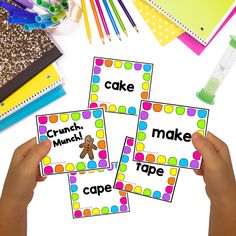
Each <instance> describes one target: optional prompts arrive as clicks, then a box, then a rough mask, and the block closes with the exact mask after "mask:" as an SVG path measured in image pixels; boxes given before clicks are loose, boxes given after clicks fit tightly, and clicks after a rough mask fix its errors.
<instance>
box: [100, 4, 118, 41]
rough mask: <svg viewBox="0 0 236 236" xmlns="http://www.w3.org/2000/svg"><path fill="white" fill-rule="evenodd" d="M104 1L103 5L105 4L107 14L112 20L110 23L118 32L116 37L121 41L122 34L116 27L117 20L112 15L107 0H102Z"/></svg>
mask: <svg viewBox="0 0 236 236" xmlns="http://www.w3.org/2000/svg"><path fill="white" fill-rule="evenodd" d="M102 1H103V4H104V6H105V8H106V11H107V14H108V16H109V18H110V21H111V23H112V26H113V28H114V30H115V32H116V35H117V37H118V38H119V40H121V36H120V32H119V30H118V27H117V25H116V22H115V19H114V17H113V15H112V13H111V10H110V8H109V6H108V3H107V0H102Z"/></svg>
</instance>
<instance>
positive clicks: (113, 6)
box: [109, 0, 128, 36]
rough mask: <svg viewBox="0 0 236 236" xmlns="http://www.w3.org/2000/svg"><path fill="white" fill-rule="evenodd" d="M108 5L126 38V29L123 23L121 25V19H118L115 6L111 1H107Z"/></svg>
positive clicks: (118, 15)
mask: <svg viewBox="0 0 236 236" xmlns="http://www.w3.org/2000/svg"><path fill="white" fill-rule="evenodd" d="M109 3H110V5H111V8H112V10H113V12H114V14H115V16H116V19H117V20H118V22H119V24H120V27H121V29H122V31H123V32H124V33H125V35H126V36H128V34H127V30H126V28H125V25H124V23H123V21H122V19H121V17H120V14H119V12H118V11H117V8H116V6H115V4H114V2H113V0H109Z"/></svg>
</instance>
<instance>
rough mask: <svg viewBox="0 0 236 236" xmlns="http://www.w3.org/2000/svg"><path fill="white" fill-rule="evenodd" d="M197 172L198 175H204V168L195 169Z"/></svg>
mask: <svg viewBox="0 0 236 236" xmlns="http://www.w3.org/2000/svg"><path fill="white" fill-rule="evenodd" d="M193 171H194V172H195V174H196V175H200V176H203V170H201V169H199V170H193Z"/></svg>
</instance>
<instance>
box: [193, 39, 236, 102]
mask: <svg viewBox="0 0 236 236" xmlns="http://www.w3.org/2000/svg"><path fill="white" fill-rule="evenodd" d="M235 61H236V36H231V40H230V42H229V47H228V49H227V50H226V51H225V53H224V55H223V56H222V58H221V60H220V62H219V63H218V65H217V66H216V68H215V70H214V72H213V73H212V75H211V78H210V79H209V80H208V82H207V84H206V86H205V87H204V88H203V89H201V91H200V92H198V93H197V97H198V98H199V99H200V100H201V101H203V102H205V103H207V104H210V105H212V104H214V103H215V101H214V99H215V95H216V91H217V90H218V88H219V87H220V85H221V84H222V82H223V81H224V79H225V78H226V76H227V75H228V73H229V71H230V69H231V68H232V67H233V65H234V63H235Z"/></svg>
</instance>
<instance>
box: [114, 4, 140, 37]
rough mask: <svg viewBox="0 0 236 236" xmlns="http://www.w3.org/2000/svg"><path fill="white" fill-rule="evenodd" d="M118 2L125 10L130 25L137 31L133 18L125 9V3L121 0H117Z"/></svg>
mask: <svg viewBox="0 0 236 236" xmlns="http://www.w3.org/2000/svg"><path fill="white" fill-rule="evenodd" d="M118 2H119V4H120V6H121V8H122V9H123V11H124V12H125V14H126V16H127V18H128V19H129V21H130V23H131V25H132V26H133V28H134V29H135V30H136V31H137V32H138V27H137V25H136V24H135V22H134V20H133V18H132V17H131V15H130V13H129V11H128V10H127V8H126V6H125V4H124V3H123V2H122V0H118Z"/></svg>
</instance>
